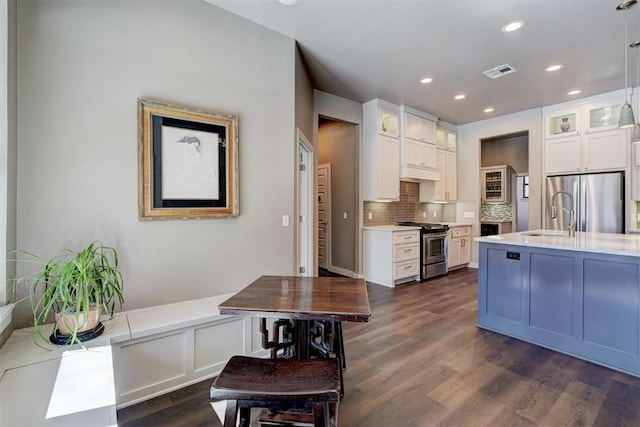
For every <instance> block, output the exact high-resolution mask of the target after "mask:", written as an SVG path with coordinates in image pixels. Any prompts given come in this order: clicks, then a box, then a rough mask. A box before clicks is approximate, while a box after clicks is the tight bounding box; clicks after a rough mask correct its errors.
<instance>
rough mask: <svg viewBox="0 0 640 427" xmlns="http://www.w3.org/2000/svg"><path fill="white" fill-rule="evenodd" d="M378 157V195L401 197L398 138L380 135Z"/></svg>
mask: <svg viewBox="0 0 640 427" xmlns="http://www.w3.org/2000/svg"><path fill="white" fill-rule="evenodd" d="M379 143H380V146H379V147H378V148H379V150H380V151H379V156H380V157H379V158H378V197H379V198H381V199H398V198H399V197H400V149H399V147H398V140H397V139H393V138H387V137H384V136H381V137H380V140H379Z"/></svg>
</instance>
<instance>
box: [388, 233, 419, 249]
mask: <svg viewBox="0 0 640 427" xmlns="http://www.w3.org/2000/svg"><path fill="white" fill-rule="evenodd" d="M419 242H420V232H419V231H417V230H416V231H396V232H395V233H393V244H394V245H397V244H398V243H419Z"/></svg>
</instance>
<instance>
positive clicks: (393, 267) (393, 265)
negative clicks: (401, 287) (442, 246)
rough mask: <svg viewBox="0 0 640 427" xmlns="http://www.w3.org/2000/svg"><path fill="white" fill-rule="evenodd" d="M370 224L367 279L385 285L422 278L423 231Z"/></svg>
mask: <svg viewBox="0 0 640 427" xmlns="http://www.w3.org/2000/svg"><path fill="white" fill-rule="evenodd" d="M408 228H409V227H401V228H400V227H393V226H390V227H384V226H383V227H368V228H365V230H364V248H365V254H364V256H365V258H364V264H365V278H366V280H367V281H369V282H373V283H377V284H379V285H384V286H395V285H397V284H400V283H405V282H410V281H412V280H420V230H419V229H418V228H415V229H412V228H409V229H408Z"/></svg>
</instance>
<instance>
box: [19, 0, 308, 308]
mask: <svg viewBox="0 0 640 427" xmlns="http://www.w3.org/2000/svg"><path fill="white" fill-rule="evenodd" d="M18 14H19V17H20V21H19V27H18V36H19V37H18V51H19V55H18V74H19V82H18V106H19V108H18V137H19V150H18V200H17V210H18V212H17V213H18V218H19V221H18V234H17V236H18V237H17V246H18V248H20V249H25V250H30V251H33V252H36V253H38V254H42V255H53V254H54V253H55V252H57V251H58V250H59V249H60V248H62V247H67V246H68V247H72V248H79V247H80V246H83V245H85V244H86V243H88V242H89V241H91V240H94V239H100V240H102V241H103V242H104V243H105V244H108V245H112V246H115V247H116V248H117V249H118V250H119V251H120V256H121V259H120V261H121V265H122V269H123V274H124V278H125V286H126V289H125V298H126V308H127V309H134V308H139V307H145V306H152V305H157V304H163V303H170V302H175V301H181V300H188V299H192V298H198V297H204V296H208V295H216V294H222V293H227V292H232V291H237V290H239V289H241V288H242V287H244V286H245V285H247V284H248V283H250V282H251V281H253V280H254V279H256V278H257V277H259V276H260V275H263V274H292V273H293V272H294V271H293V270H294V248H295V245H294V244H293V242H294V234H293V228H294V227H293V226H290V227H282V225H281V223H282V215H285V214H286V215H290V216H292V215H293V214H294V182H295V179H294V178H295V175H294V174H295V149H294V148H295V144H296V141H295V132H294V130H295V123H294V102H295V101H294V99H295V94H294V91H295V85H294V79H295V42H294V40H293V39H290V38H288V37H285V36H283V35H280V34H277V33H275V32H272V31H270V30H268V29H266V28H265V27H262V26H259V25H256V24H253V23H250V22H249V21H246V20H244V19H242V18H239V17H237V16H235V15H232V14H229V13H227V12H225V11H223V10H221V9H218V8H216V7H214V6H212V5H210V4H207V3H205V2H195V1H186V2H178V1H152V2H148V1H135V2H133V1H119V0H110V1H108V2H106V1H103V2H96V1H91V2H86V1H80V0H78V1H64V2H63V1H50V0H46V1H45V0H38V1H29V2H19V4H18ZM138 97H142V98H154V99H159V100H163V101H167V102H172V103H175V104H181V105H185V106H193V107H200V108H205V109H209V110H214V111H221V112H228V113H234V114H237V115H238V116H239V141H240V142H239V165H240V166H239V167H240V173H239V178H240V179H239V181H240V205H239V206H240V216H239V217H237V218H233V219H222V220H200V221H197V220H192V221H146V222H141V221H139V220H138V208H137V203H138V192H137V191H138V159H137V122H136V99H137V98H138ZM18 273H19V274H20V271H19V272H18Z"/></svg>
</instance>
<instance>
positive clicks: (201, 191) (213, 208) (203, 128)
mask: <svg viewBox="0 0 640 427" xmlns="http://www.w3.org/2000/svg"><path fill="white" fill-rule="evenodd" d="M138 162H139V183H138V197H139V201H138V213H139V218H140V219H141V220H154V219H215V218H229V217H235V216H238V215H239V208H238V117H237V116H235V115H231V114H226V113H216V112H212V111H207V110H201V109H197V108H189V107H183V106H178V105H173V104H168V103H164V102H160V101H155V100H150V99H140V98H139V99H138Z"/></svg>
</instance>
